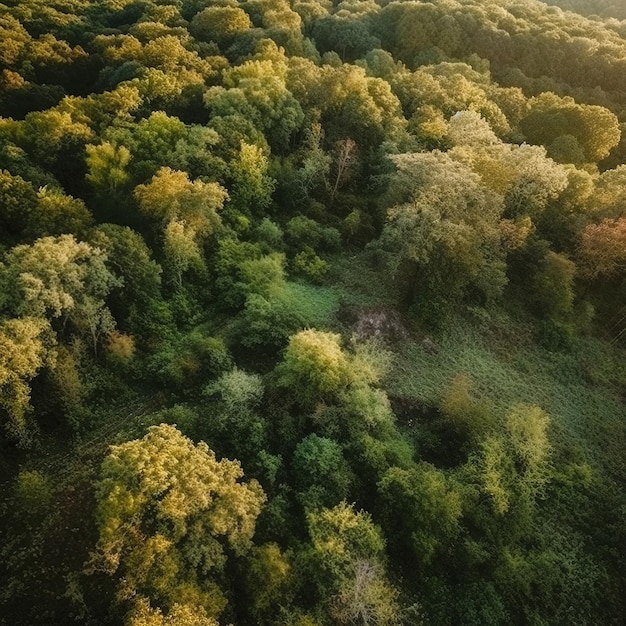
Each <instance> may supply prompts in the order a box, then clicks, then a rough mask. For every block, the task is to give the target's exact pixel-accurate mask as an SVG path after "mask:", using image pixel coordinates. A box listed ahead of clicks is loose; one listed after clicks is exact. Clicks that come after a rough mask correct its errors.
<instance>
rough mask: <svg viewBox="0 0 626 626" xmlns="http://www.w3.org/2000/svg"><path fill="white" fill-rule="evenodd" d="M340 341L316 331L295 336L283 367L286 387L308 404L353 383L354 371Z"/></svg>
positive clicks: (305, 331)
mask: <svg viewBox="0 0 626 626" xmlns="http://www.w3.org/2000/svg"><path fill="white" fill-rule="evenodd" d="M339 339H340V337H339V335H337V334H334V333H325V332H321V331H318V330H314V329H309V330H302V331H300V332H299V333H297V334H295V335H293V336H292V337H291V338H290V339H289V345H288V346H287V349H286V350H285V357H284V360H283V364H282V383H283V385H285V386H286V387H288V388H291V389H293V390H294V391H295V392H296V394H297V395H298V397H300V398H302V399H303V400H305V401H308V402H311V401H315V400H318V399H321V398H323V397H325V396H328V395H330V396H332V395H333V394H336V393H337V392H339V391H340V390H342V389H343V388H344V387H345V386H346V385H347V384H348V383H349V382H350V379H351V370H350V367H349V360H348V358H347V356H346V355H345V354H344V352H343V351H342V349H341V346H340V345H339Z"/></svg>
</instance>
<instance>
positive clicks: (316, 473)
mask: <svg viewBox="0 0 626 626" xmlns="http://www.w3.org/2000/svg"><path fill="white" fill-rule="evenodd" d="M293 469H294V474H295V483H296V485H297V489H298V492H299V499H300V502H301V503H302V504H303V506H304V507H305V508H306V509H307V510H311V511H312V510H316V509H318V508H322V507H331V506H333V505H336V504H338V503H339V502H341V501H342V500H345V498H346V497H347V496H348V489H349V487H350V483H351V482H352V481H351V479H352V477H351V472H350V469H349V467H348V464H347V463H346V460H345V458H344V456H343V452H342V450H341V446H340V445H339V444H338V443H337V442H335V441H333V440H332V439H327V438H326V437H318V436H317V435H316V434H312V435H309V436H307V437H305V438H304V439H303V440H302V441H301V442H300V443H299V444H298V445H297V446H296V450H295V452H294V455H293Z"/></svg>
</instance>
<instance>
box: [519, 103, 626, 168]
mask: <svg viewBox="0 0 626 626" xmlns="http://www.w3.org/2000/svg"><path fill="white" fill-rule="evenodd" d="M520 126H521V129H522V132H523V133H524V134H525V135H526V138H527V139H528V141H530V142H531V143H534V144H542V145H544V146H546V147H548V146H552V151H553V154H554V155H555V156H556V155H557V154H559V150H560V151H561V154H562V155H563V154H564V153H563V152H562V148H563V146H564V142H565V141H568V142H569V143H570V144H571V145H572V146H575V147H576V149H575V151H574V152H573V153H572V152H571V151H570V153H571V154H574V155H575V157H576V158H579V153H578V150H579V151H580V153H581V154H582V156H583V158H584V160H585V161H586V162H588V163H597V162H598V161H600V160H601V159H603V158H605V157H607V156H608V155H609V153H610V151H611V150H612V149H613V148H614V147H615V146H616V145H617V144H618V143H619V139H620V128H619V123H618V120H617V118H616V117H615V115H614V114H613V113H612V112H611V111H609V110H608V109H605V108H604V107H601V106H597V105H588V104H577V103H576V102H575V101H574V99H573V98H569V97H566V98H559V97H558V96H556V95H555V94H553V93H550V92H548V93H543V94H541V95H540V96H537V97H536V98H534V99H533V100H532V102H531V108H530V112H529V114H528V115H527V116H526V117H525V118H524V119H523V120H522V121H521V123H520ZM559 138H561V139H560V140H559ZM563 138H565V139H563ZM568 138H571V139H568ZM572 139H573V140H574V141H575V143H574V142H572ZM557 140H559V142H557V143H555V142H556V141H557ZM566 158H567V159H568V160H569V158H571V157H570V156H566ZM569 162H571V161H569Z"/></svg>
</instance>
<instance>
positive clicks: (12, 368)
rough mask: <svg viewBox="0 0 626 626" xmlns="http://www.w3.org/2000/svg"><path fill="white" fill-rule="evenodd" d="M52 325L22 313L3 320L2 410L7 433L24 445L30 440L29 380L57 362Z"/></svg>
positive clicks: (0, 329)
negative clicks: (42, 369)
mask: <svg viewBox="0 0 626 626" xmlns="http://www.w3.org/2000/svg"><path fill="white" fill-rule="evenodd" d="M49 331H50V328H49V326H48V324H47V322H45V321H44V320H42V319H38V318H33V317H23V318H21V319H11V320H3V321H1V322H0V414H2V421H3V422H4V424H3V425H4V427H5V429H6V431H7V433H8V435H9V436H10V437H11V438H12V439H14V440H15V441H17V443H18V444H20V445H22V446H28V445H29V444H30V443H31V440H32V435H33V428H34V427H33V424H32V423H31V421H30V419H29V412H30V409H31V407H30V385H29V383H30V381H31V379H33V378H34V377H35V375H36V374H37V372H38V371H39V370H40V369H41V368H42V367H44V366H45V365H47V364H50V363H53V362H54V358H53V357H54V354H53V353H52V352H51V351H50V348H51V345H52V341H51V337H50V332H49Z"/></svg>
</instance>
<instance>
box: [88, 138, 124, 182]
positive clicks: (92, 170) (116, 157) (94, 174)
mask: <svg viewBox="0 0 626 626" xmlns="http://www.w3.org/2000/svg"><path fill="white" fill-rule="evenodd" d="M130 159H131V154H130V150H129V149H128V148H127V147H126V146H115V145H113V144H111V143H109V142H108V141H105V142H103V143H101V144H99V145H94V144H89V145H88V146H87V158H86V162H87V168H88V172H87V176H86V178H87V180H88V181H89V182H90V183H91V184H92V185H93V186H94V188H95V189H96V191H97V192H98V193H100V194H115V193H117V192H118V191H119V190H120V188H123V186H124V185H125V184H126V183H127V182H128V181H129V179H130V176H129V174H128V172H127V171H126V166H127V165H128V163H129V162H130Z"/></svg>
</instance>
